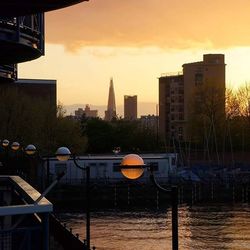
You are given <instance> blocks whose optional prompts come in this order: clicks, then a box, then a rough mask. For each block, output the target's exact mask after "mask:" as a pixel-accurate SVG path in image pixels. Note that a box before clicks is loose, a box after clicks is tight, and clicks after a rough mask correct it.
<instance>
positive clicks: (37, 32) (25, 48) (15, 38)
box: [0, 13, 44, 64]
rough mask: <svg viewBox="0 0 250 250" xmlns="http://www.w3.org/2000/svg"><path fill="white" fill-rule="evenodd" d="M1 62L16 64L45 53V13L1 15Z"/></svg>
mask: <svg viewBox="0 0 250 250" xmlns="http://www.w3.org/2000/svg"><path fill="white" fill-rule="evenodd" d="M0 51H1V57H0V64H15V63H19V62H24V61H29V60H33V59H36V58H38V57H40V56H41V55H43V54H44V15H43V13H42V14H35V15H30V16H21V17H12V18H6V17H0Z"/></svg>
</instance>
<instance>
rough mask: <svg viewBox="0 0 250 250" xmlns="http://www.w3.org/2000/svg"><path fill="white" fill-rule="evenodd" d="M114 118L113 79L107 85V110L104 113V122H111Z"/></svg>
mask: <svg viewBox="0 0 250 250" xmlns="http://www.w3.org/2000/svg"><path fill="white" fill-rule="evenodd" d="M115 117H116V105H115V91H114V84H113V78H111V79H110V84H109V97H108V107H107V110H106V111H105V118H104V119H105V120H106V121H111V120H112V119H113V118H115Z"/></svg>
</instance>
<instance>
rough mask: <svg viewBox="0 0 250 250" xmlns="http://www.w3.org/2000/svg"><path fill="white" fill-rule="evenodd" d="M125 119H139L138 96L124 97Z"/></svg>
mask: <svg viewBox="0 0 250 250" xmlns="http://www.w3.org/2000/svg"><path fill="white" fill-rule="evenodd" d="M124 119H126V120H136V119H137V95H134V96H129V95H125V96H124Z"/></svg>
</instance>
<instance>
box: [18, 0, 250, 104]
mask: <svg viewBox="0 0 250 250" xmlns="http://www.w3.org/2000/svg"><path fill="white" fill-rule="evenodd" d="M249 12H250V1H249V0H238V1H235V0H216V1H215V0H212V1H204V0H175V1H173V0H171V1H170V0H139V1H134V0H126V1H122V0H120V1H119V0H90V1H89V2H83V3H81V4H78V5H75V6H73V7H69V8H66V9H63V10H58V11H53V12H50V13H47V14H46V55H45V56H44V57H42V58H40V59H38V60H35V61H31V62H27V63H23V64H20V65H19V77H20V78H24V77H25V78H45V79H57V84H58V85H57V89H58V100H59V101H60V102H62V103H63V104H64V105H69V104H76V103H82V104H86V103H88V104H90V105H103V104H105V105H106V104H107V98H108V87H109V80H110V77H113V79H114V88H115V94H116V103H117V104H122V103H123V95H138V101H139V102H155V103H157V102H158V79H157V78H158V77H159V76H161V74H162V73H167V72H177V71H181V69H182V67H181V66H182V64H184V63H188V62H194V61H200V60H202V55H203V54H205V53H223V54H225V61H226V64H227V67H226V82H227V85H228V86H239V85H240V84H244V83H245V82H247V81H250V70H249V69H250V26H249V23H250V15H249Z"/></svg>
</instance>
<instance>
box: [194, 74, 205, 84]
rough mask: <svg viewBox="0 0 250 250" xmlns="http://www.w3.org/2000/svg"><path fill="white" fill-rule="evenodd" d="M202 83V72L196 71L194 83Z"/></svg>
mask: <svg viewBox="0 0 250 250" xmlns="http://www.w3.org/2000/svg"><path fill="white" fill-rule="evenodd" d="M202 84H203V74H202V73H196V74H195V85H196V86H197V85H202Z"/></svg>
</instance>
